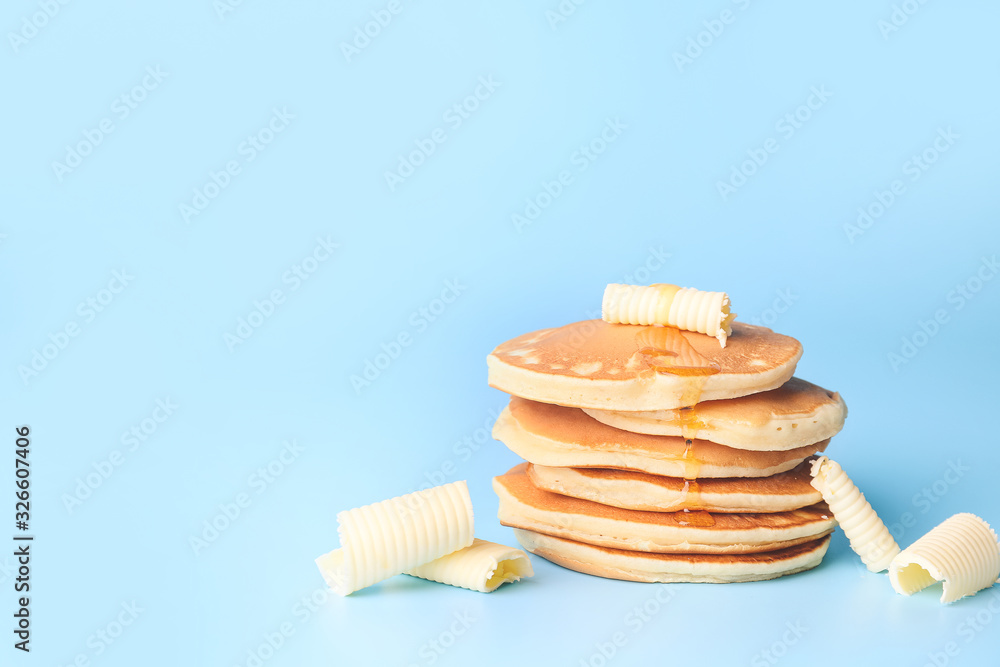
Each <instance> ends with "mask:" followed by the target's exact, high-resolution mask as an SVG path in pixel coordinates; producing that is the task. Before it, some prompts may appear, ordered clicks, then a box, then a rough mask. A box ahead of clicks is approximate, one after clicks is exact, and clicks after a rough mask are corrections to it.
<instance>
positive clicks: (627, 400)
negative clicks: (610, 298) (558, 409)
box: [486, 320, 802, 411]
mask: <svg viewBox="0 0 1000 667" xmlns="http://www.w3.org/2000/svg"><path fill="white" fill-rule="evenodd" d="M801 356H802V346H801V345H800V344H799V342H798V341H797V340H795V339H794V338H791V337H789V336H783V335H781V334H776V333H774V332H773V331H771V330H770V329H768V328H766V327H758V326H754V325H750V324H743V323H741V322H734V323H733V335H732V336H731V337H730V338H729V342H728V344H727V345H726V347H725V348H721V347H720V346H719V342H718V341H717V340H715V339H714V338H711V337H709V336H706V335H704V334H699V333H694V332H690V331H681V330H679V329H674V328H672V327H658V326H639V325H631V324H608V323H607V322H604V321H603V320H587V321H583V322H575V323H573V324H568V325H566V326H563V327H559V328H557V329H542V330H540V331H535V332H532V333H528V334H524V335H522V336H518V337H517V338H514V339H511V340H509V341H507V342H505V343H502V344H500V345H498V346H497V347H496V349H494V350H493V352H492V353H491V354H490V355H489V356H488V357H487V359H486V361H487V366H488V367H489V383H490V386H491V387H495V388H496V389H499V390H501V391H505V392H507V393H508V394H512V395H514V396H522V397H524V398H530V399H532V400H536V401H542V402H544V403H555V404H558V405H566V406H572V407H578V408H593V409H598V410H627V411H638V410H667V409H673V408H678V407H684V406H687V405H693V404H695V403H697V402H699V401H709V400H717V399H724V398H735V397H738V396H745V395H747V394H752V393H755V392H760V391H767V390H769V389H775V388H777V387H780V386H781V385H782V384H784V383H785V382H787V381H788V380H789V379H790V378H791V377H792V374H793V373H794V372H795V365H796V363H798V360H799V357H801Z"/></svg>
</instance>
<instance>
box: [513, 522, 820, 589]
mask: <svg viewBox="0 0 1000 667" xmlns="http://www.w3.org/2000/svg"><path fill="white" fill-rule="evenodd" d="M514 536H515V537H516V538H517V541H518V542H520V543H521V545H522V546H523V547H524V548H525V549H527V550H528V551H530V552H531V553H533V554H535V555H536V556H541V557H542V558H545V559H546V560H550V561H552V562H553V563H555V564H557V565H561V566H562V567H565V568H568V569H570V570H576V571H577V572H583V573H585V574H592V575H594V576H597V577H606V578H609V579H623V580H625V581H643V582H649V583H673V582H691V583H711V584H725V583H735V582H741V581H763V580H765V579H775V578H777V577H781V576H784V575H786V574H795V573H796V572H802V571H803V570H808V569H810V568H813V567H816V566H817V565H819V564H820V562H822V560H823V556H824V555H825V554H826V550H827V547H829V546H830V537H829V536H827V537H821V538H819V539H816V540H812V541H809V542H803V543H802V544H798V545H795V546H792V547H786V548H784V549H777V550H774V551H763V552H759V553H753V554H722V555H715V554H711V555H709V554H659V553H640V552H636V551H623V550H621V549H609V548H607V547H598V546H594V545H591V544H585V543H583V542H575V541H573V540H567V539H564V538H561V537H554V536H552V535H545V534H543V533H536V532H534V531H530V530H522V529H519V528H515V529H514Z"/></svg>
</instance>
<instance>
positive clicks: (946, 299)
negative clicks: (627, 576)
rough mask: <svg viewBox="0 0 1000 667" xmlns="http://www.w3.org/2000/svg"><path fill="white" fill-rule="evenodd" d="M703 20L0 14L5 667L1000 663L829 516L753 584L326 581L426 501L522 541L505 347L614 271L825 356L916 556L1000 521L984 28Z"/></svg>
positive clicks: (914, 15)
mask: <svg viewBox="0 0 1000 667" xmlns="http://www.w3.org/2000/svg"><path fill="white" fill-rule="evenodd" d="M693 5H694V3H669V4H667V3H654V2H632V3H610V2H597V1H596V0H595V1H592V2H579V4H578V3H577V2H573V1H572V0H564V1H563V2H562V3H561V4H560V3H558V2H557V0H550V1H549V2H540V3H527V2H443V3H430V2H414V1H413V0H392V1H391V2H390V1H388V0H386V1H382V0H378V1H374V2H363V3H319V2H291V3H279V2H268V1H265V0H246V1H244V2H241V3H240V2H236V1H235V0H228V1H227V0H219V1H218V2H213V1H212V0H199V1H197V2H192V1H182V2H173V3H159V4H155V5H154V4H151V3H124V2H118V3H112V2H100V1H97V2H69V3H66V4H64V3H63V2H61V1H59V0H14V1H13V2H10V3H7V5H6V6H5V9H4V11H3V19H2V23H0V25H2V28H3V31H4V33H5V45H4V46H3V47H2V49H0V50H2V51H3V55H2V56H0V67H2V73H3V81H4V90H5V92H6V96H5V104H4V119H5V127H4V132H3V138H2V146H3V162H2V167H0V169H2V170H3V173H2V183H3V193H4V197H3V202H4V215H3V217H2V219H0V234H2V235H3V236H2V237H0V258H2V262H0V266H2V271H3V282H4V284H5V285H6V286H7V288H6V289H5V290H3V304H2V308H3V312H4V313H5V319H4V322H5V326H4V327H3V328H2V331H3V333H2V336H3V337H2V340H0V347H2V349H3V351H4V364H3V371H4V372H3V374H2V380H0V381H2V387H3V400H2V405H3V408H4V409H3V414H4V421H3V425H4V428H5V429H7V436H6V438H5V440H4V442H5V443H6V445H7V446H8V447H10V448H11V449H13V447H14V434H13V433H12V431H13V427H14V426H17V425H21V424H27V425H30V428H31V432H32V436H31V437H32V449H31V465H32V468H31V470H32V475H33V476H32V492H33V496H32V498H33V504H32V517H31V533H32V534H34V535H35V536H36V540H35V542H34V544H33V547H32V548H33V561H32V575H31V576H32V580H31V586H32V589H31V607H30V608H31V614H32V616H31V618H32V629H33V635H32V643H31V647H32V651H31V653H30V654H28V655H24V654H22V653H21V652H19V651H16V650H14V649H13V648H12V644H13V638H12V636H11V634H9V632H10V630H9V628H6V627H5V628H0V629H2V630H3V631H4V632H5V636H7V637H8V639H7V645H6V646H4V647H3V649H2V651H3V652H4V655H5V658H4V664H30V665H69V664H74V662H75V663H76V664H79V665H86V664H92V665H100V666H101V667H104V666H109V667H110V666H111V665H135V664H146V665H176V664H194V665H245V666H253V665H267V666H268V667H271V666H277V665H330V664H337V665H341V664H343V665H361V664H372V665H411V664H416V665H430V664H439V665H463V664H564V665H574V666H575V665H580V664H585V665H593V666H594V667H597V666H598V665H602V664H654V663H651V662H650V661H655V664H683V665H690V664H699V665H700V664H713V665H715V664H719V665H739V664H751V665H769V664H776V663H777V662H778V661H781V662H783V663H784V664H789V665H792V664H811V665H820V664H842V663H845V662H846V661H851V662H854V661H855V660H857V657H856V656H858V655H861V656H866V657H867V656H871V660H872V661H874V660H875V659H876V657H877V659H879V660H890V661H891V663H892V664H912V665H923V664H925V663H929V664H939V665H940V664H945V663H947V664H956V665H958V664H961V665H974V664H986V663H987V662H988V661H990V660H994V659H995V656H996V654H997V650H998V648H1000V640H998V639H997V637H998V636H1000V634H998V632H997V629H998V626H997V623H1000V620H998V619H997V618H996V616H997V612H1000V593H997V592H991V593H988V594H982V595H979V596H977V597H976V598H973V599H970V600H965V601H962V602H960V603H958V604H955V605H952V606H949V607H942V606H941V605H939V604H938V602H937V596H938V594H939V593H938V591H927V592H925V593H923V594H920V595H917V596H915V597H914V598H912V599H906V598H903V597H900V596H897V595H896V594H895V593H894V592H893V591H892V590H891V588H890V587H889V584H888V581H887V580H886V578H885V577H884V576H883V575H873V574H869V573H867V572H865V571H864V570H863V569H862V568H861V567H860V565H859V564H858V563H857V562H856V559H855V558H854V557H853V555H852V553H851V552H850V551H849V549H848V546H847V543H846V540H845V539H844V537H843V535H842V534H840V533H838V534H837V535H836V536H835V538H834V540H833V544H832V547H831V549H830V553H829V555H828V556H827V559H826V561H825V562H824V564H823V565H822V566H821V567H819V568H818V569H816V570H814V571H812V572H809V573H805V574H802V575H799V576H795V577H789V578H785V579H781V580H778V581H774V582H765V583H759V584H746V585H733V586H707V585H702V586H698V585H676V586H661V587H651V586H643V585H639V584H631V583H623V582H616V581H609V580H603V579H597V578H592V577H588V576H585V575H581V574H577V573H574V572H570V571H567V570H563V569H561V568H558V567H556V566H554V565H551V564H549V563H547V562H545V561H543V560H541V559H538V558H536V559H534V566H535V569H536V576H535V578H534V579H532V580H530V581H526V582H522V583H520V584H517V585H514V586H507V587H505V588H503V589H501V590H500V591H498V592H497V593H496V594H493V595H490V596H485V595H480V594H476V593H472V592H469V591H464V590H459V589H452V588H449V587H445V586H440V585H434V584H430V583H427V582H423V581H417V580H410V579H407V578H402V577H401V578H397V579H394V580H391V581H389V582H386V583H385V584H383V585H380V586H376V587H373V588H372V589H370V590H366V591H364V592H362V593H359V594H357V595H354V596H351V597H350V598H348V599H340V598H337V599H334V598H333V597H332V596H327V595H326V594H325V593H324V592H323V586H322V581H321V579H320V577H319V574H318V572H317V571H316V569H315V567H314V565H313V562H312V560H313V558H315V557H316V556H317V555H319V554H320V553H322V552H325V551H327V550H329V549H332V548H334V547H335V546H336V545H337V535H336V521H335V514H336V512H337V511H338V510H342V509H346V508H349V507H355V506H358V505H362V504H365V503H369V502H373V501H376V500H381V499H383V498H387V497H390V496H395V495H398V494H401V493H405V492H408V491H411V490H413V489H415V488H417V487H419V486H420V485H421V484H422V483H425V482H428V481H451V480H455V479H467V480H468V482H469V487H470V489H471V492H472V497H473V501H474V504H475V508H476V515H477V532H478V534H479V535H480V536H481V537H484V538H487V539H492V540H497V541H502V542H507V543H512V542H513V536H512V534H511V532H510V530H509V529H506V528H503V527H501V526H500V525H499V523H498V522H497V521H496V519H495V515H496V509H497V502H496V498H495V496H494V495H493V493H492V491H491V489H490V479H491V477H492V476H493V475H495V474H499V473H501V472H503V471H505V470H506V469H507V468H508V467H510V466H511V465H513V464H514V463H515V462H516V461H517V457H515V456H514V455H513V454H512V453H510V452H508V451H506V450H505V449H504V448H503V446H501V445H500V444H499V443H496V442H493V441H492V440H490V439H489V438H488V437H486V432H487V431H488V429H489V427H490V425H491V423H492V420H493V418H494V416H495V415H496V412H497V410H498V409H500V408H501V407H502V405H503V403H504V400H505V397H504V396H503V395H502V394H500V393H499V392H497V391H494V390H492V389H490V388H489V387H487V385H486V366H485V357H486V354H487V353H488V352H489V351H490V350H491V349H492V348H493V347H494V346H495V345H497V344H498V343H500V342H502V341H504V340H506V339H508V338H510V337H513V336H515V335H518V334H521V333H524V332H527V331H530V330H533V329H537V328H542V327H548V326H555V325H560V324H563V323H567V322H570V321H573V320H577V319H582V318H586V317H589V316H592V315H593V314H594V313H595V312H596V311H597V309H599V306H600V299H601V294H602V290H603V288H604V285H605V284H606V283H608V282H620V281H628V280H634V281H635V282H677V283H681V284H685V285H691V286H696V287H700V288H703V289H710V290H727V291H728V292H729V294H730V295H731V296H732V299H733V302H734V304H735V305H736V310H737V311H738V312H739V313H740V316H741V319H743V320H744V321H758V322H762V323H765V324H768V325H769V326H772V327H773V328H775V329H777V330H779V331H781V332H783V333H787V334H789V335H792V336H795V337H797V338H798V339H800V340H801V341H802V342H803V344H804V346H805V356H804V357H803V359H802V362H801V363H800V365H799V371H798V374H799V375H800V376H802V377H805V378H807V379H809V380H812V381H815V382H818V383H820V384H823V385H824V386H827V387H830V388H832V389H836V390H838V391H840V392H841V393H842V395H843V396H844V397H845V399H846V401H847V403H848V405H849V406H850V417H849V419H848V422H847V426H846V428H845V430H844V431H843V433H842V434H841V435H840V436H838V437H837V438H836V439H835V440H834V442H833V444H832V446H831V448H830V450H829V452H830V454H831V455H833V456H835V457H836V458H837V459H838V460H839V461H841V462H842V464H843V465H844V467H845V468H846V469H847V470H848V472H849V473H850V474H851V475H852V476H853V477H854V479H855V480H856V481H857V482H858V483H859V485H860V486H861V487H862V488H863V489H864V491H865V492H866V493H867V495H868V497H869V499H870V500H871V501H872V503H873V505H874V506H875V507H876V508H877V509H878V510H879V512H880V513H881V515H882V516H883V517H884V518H885V519H886V521H887V523H890V524H892V525H893V526H894V530H895V531H896V533H897V534H898V535H899V539H900V542H901V543H903V544H904V545H906V544H909V543H910V542H912V541H913V540H914V539H916V538H917V537H919V536H920V535H921V534H923V532H924V531H926V530H928V529H930V528H931V527H932V526H934V525H936V524H937V523H938V522H940V521H941V520H943V519H945V518H946V517H948V516H950V515H951V514H953V513H955V512H958V511H971V512H975V513H978V514H980V515H982V516H983V517H985V518H986V519H987V520H989V521H992V522H993V523H994V524H997V523H1000V502H998V501H997V499H996V494H995V491H996V475H997V470H998V465H1000V453H998V452H1000V450H998V447H997V442H996V436H995V429H994V428H993V424H994V422H995V412H996V401H997V390H996V385H995V377H996V375H997V373H998V372H1000V364H998V362H997V354H996V349H997V346H996V336H997V324H998V317H997V315H996V313H997V308H998V306H1000V281H995V280H992V278H994V276H995V272H996V268H995V264H994V262H995V261H996V256H997V255H996V253H997V252H998V250H1000V237H998V233H997V230H996V225H997V221H998V214H1000V201H998V189H997V175H998V169H997V163H996V160H997V155H998V148H1000V126H998V124H997V122H996V121H997V103H998V95H997V72H998V71H1000V69H998V66H1000V48H998V46H997V44H998V43H997V40H996V30H995V26H996V25H997V22H998V20H1000V7H998V6H997V5H996V3H990V2H985V1H980V2H951V3H944V2H917V1H916V0H905V1H903V2H896V3H893V2H889V1H887V0H883V1H880V2H875V3H866V2H858V1H853V2H846V3H823V4H821V5H816V4H815V3H801V2H800V3H796V2H789V1H784V2H757V1H756V0H739V1H736V2H728V1H723V0H716V1H715V2H711V3H702V4H700V5H698V6H693ZM366 32H367V33H368V34H367V35H366ZM387 173H388V174H389V175H388V176H387ZM442 297H447V301H449V302H448V303H445V301H444V300H441V301H436V300H437V299H441V298H442ZM421 309H424V311H422V310H421ZM400 336H402V338H403V340H404V341H407V342H408V344H406V345H405V346H400V347H399V348H398V350H397V348H396V347H394V344H393V341H398V340H399V339H400ZM383 346H384V347H383ZM385 349H388V350H389V351H391V352H393V353H395V356H394V357H392V358H389V357H379V356H378V355H380V354H381V353H383V350H385ZM369 362H371V363H372V364H375V363H376V362H378V363H379V365H380V366H382V368H374V367H373V368H370V369H368V379H367V380H365V382H368V384H364V383H361V382H355V383H352V380H351V377H352V376H353V375H357V376H359V377H361V378H362V379H364V373H365V370H366V364H367V363H369ZM6 461H7V463H5V465H4V468H5V471H4V472H3V473H2V475H0V476H2V477H3V479H4V481H3V486H4V488H6V489H8V491H5V493H7V494H8V495H6V496H5V497H6V498H7V501H8V502H7V503H6V504H5V505H4V507H5V511H6V512H7V513H9V514H12V513H13V507H12V505H13V499H12V497H11V495H9V494H10V493H11V486H10V485H12V484H13V476H14V471H13V465H14V463H13V461H12V460H11V455H10V453H9V452H8V456H7V457H6ZM949 471H951V472H949ZM237 511H238V515H237ZM8 521H9V524H10V526H11V527H10V528H9V532H10V533H11V534H13V533H14V532H16V531H15V530H14V528H13V516H10V517H8V516H6V515H5V516H4V524H3V525H5V526H7V525H8ZM213 522H214V523H215V525H216V527H217V528H218V527H220V526H221V527H222V528H221V530H218V529H217V528H216V529H213V528H207V527H206V526H209V525H211V524H212V523H213ZM904 523H905V524H909V525H904ZM213 531H215V532H213ZM6 532H7V529H5V530H4V531H0V533H6ZM3 539H4V540H6V539H9V538H7V537H4V538H3ZM194 539H199V540H203V542H201V543H198V542H195V541H193V540H194ZM0 553H4V554H10V553H11V551H10V549H8V548H6V547H5V548H3V549H2V550H0ZM0 566H2V569H0V580H2V582H3V583H2V587H0V590H2V591H3V592H2V594H0V609H3V610H4V611H3V614H4V616H5V617H6V618H7V619H8V621H7V623H8V625H10V626H13V621H12V620H11V616H10V614H12V613H13V611H14V605H15V597H16V596H15V593H14V591H13V588H12V587H13V583H14V576H15V574H14V572H13V567H14V562H13V557H12V556H11V555H7V556H0ZM637 609H638V611H636V610H637ZM969 619H971V620H969ZM977 619H978V620H977ZM970 624H971V625H970ZM619 633H620V634H619ZM616 640H620V641H618V642H617V644H616ZM271 645H275V646H278V648H277V649H273V648H271ZM612 649H613V652H614V654H613V656H611V657H610V658H609V657H607V655H610V654H611V652H612ZM602 651H603V653H602ZM765 651H767V652H768V653H765ZM949 651H950V653H951V654H949ZM605 654H607V655H605Z"/></svg>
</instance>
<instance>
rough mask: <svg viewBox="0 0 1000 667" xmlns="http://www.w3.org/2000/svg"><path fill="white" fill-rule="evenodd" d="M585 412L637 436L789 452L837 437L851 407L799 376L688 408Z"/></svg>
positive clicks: (838, 397) (837, 396) (587, 410)
mask: <svg viewBox="0 0 1000 667" xmlns="http://www.w3.org/2000/svg"><path fill="white" fill-rule="evenodd" d="M584 412H586V413H587V414H588V415H590V416H591V417H593V418H594V419H596V420H597V421H599V422H601V423H604V424H607V425H609V426H614V427H615V428H620V429H624V430H626V431H634V432H636V433H649V434H651V435H676V436H680V435H684V436H685V437H688V438H702V439H704V440H711V441H712V442H718V443H720V444H723V445H729V446H730V447H736V448H739V449H754V450H784V449H795V448H796V447H802V446H803V445H808V444H811V443H813V442H819V441H820V440H826V439H827V438H832V437H833V436H835V435H836V434H837V433H838V432H839V431H840V429H841V428H843V426H844V419H845V418H846V417H847V406H846V405H845V404H844V400H843V399H842V398H841V397H840V394H837V393H835V392H832V391H829V390H827V389H823V388H822V387H819V386H817V385H814V384H812V383H811V382H806V381H805V380H800V379H799V378H794V377H793V378H792V379H791V380H789V381H788V382H786V383H785V384H783V385H781V386H780V387H778V388H777V389H772V390H770V391H764V392H761V393H759V394H750V395H749V396H741V397H739V398H729V399H723V400H718V401H704V402H702V403H698V404H697V405H695V406H692V407H688V408H678V409H675V410H647V411H642V412H623V411H618V410H591V409H586V410H584Z"/></svg>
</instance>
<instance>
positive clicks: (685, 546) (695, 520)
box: [493, 463, 836, 554]
mask: <svg viewBox="0 0 1000 667" xmlns="http://www.w3.org/2000/svg"><path fill="white" fill-rule="evenodd" d="M526 469H527V464H525V463H522V464H520V465H518V466H515V467H514V468H512V469H511V470H510V471H508V472H507V473H506V474H504V475H501V476H499V477H494V478H493V490H494V491H495V492H496V494H497V495H498V496H499V497H500V510H499V512H498V517H499V519H500V523H502V524H504V525H505V526H512V527H514V528H522V529H525V530H531V531H534V532H540V533H545V534H547V535H555V536H556V537H564V538H567V539H570V540H575V541H577V542H586V543H588V544H593V545H596V546H602V547H610V548H614V549H624V550H627V551H646V552H658V553H715V554H745V553H755V552H760V551H773V550H775V549H781V548H785V547H790V546H794V545H796V544H801V543H802V542H809V541H812V540H816V539H819V538H820V537H823V536H824V535H827V534H829V533H830V532H831V531H833V529H834V527H835V526H836V521H835V520H834V518H833V515H832V513H830V511H829V509H828V508H827V506H826V505H825V504H823V503H817V504H816V505H812V506H810V507H806V508H802V509H798V510H793V511H790V512H777V513H773V514H709V513H708V512H691V513H688V512H640V511H637V510H627V509H621V508H617V507H611V506H608V505H602V504H599V503H595V502H591V501H589V500H581V499H579V498H571V497H569V496H562V495H559V494H556V493H551V492H549V491H544V490H542V489H539V488H537V487H536V486H535V485H534V484H532V483H531V480H530V479H529V478H528V475H527V470H526Z"/></svg>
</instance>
